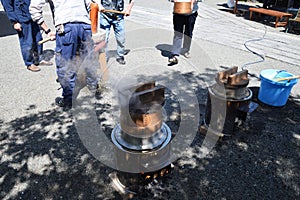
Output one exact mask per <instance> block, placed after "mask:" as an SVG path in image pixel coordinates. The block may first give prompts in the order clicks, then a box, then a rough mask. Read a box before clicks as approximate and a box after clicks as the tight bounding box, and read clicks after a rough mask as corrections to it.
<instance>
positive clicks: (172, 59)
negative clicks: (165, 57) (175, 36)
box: [168, 56, 178, 66]
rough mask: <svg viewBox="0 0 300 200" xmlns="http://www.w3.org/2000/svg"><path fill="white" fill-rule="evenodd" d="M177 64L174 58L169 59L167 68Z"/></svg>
mask: <svg viewBox="0 0 300 200" xmlns="http://www.w3.org/2000/svg"><path fill="white" fill-rule="evenodd" d="M176 64H178V59H177V58H176V56H173V57H171V58H169V64H168V65H169V66H172V65H176Z"/></svg>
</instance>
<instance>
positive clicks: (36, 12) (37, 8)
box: [29, 0, 55, 40]
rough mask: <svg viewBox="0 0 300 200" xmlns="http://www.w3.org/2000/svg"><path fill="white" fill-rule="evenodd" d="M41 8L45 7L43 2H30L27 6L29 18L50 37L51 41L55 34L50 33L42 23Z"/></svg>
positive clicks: (43, 22) (39, 0) (41, 0)
mask: <svg viewBox="0 0 300 200" xmlns="http://www.w3.org/2000/svg"><path fill="white" fill-rule="evenodd" d="M43 6H45V1H44V0H31V3H30V6H29V12H30V14H31V18H32V20H33V21H35V22H37V23H38V24H39V25H40V27H41V28H42V29H43V30H44V32H45V33H46V34H47V36H48V37H50V39H51V40H55V32H54V31H52V30H51V29H50V28H49V27H48V25H47V24H46V22H45V21H44V16H43Z"/></svg>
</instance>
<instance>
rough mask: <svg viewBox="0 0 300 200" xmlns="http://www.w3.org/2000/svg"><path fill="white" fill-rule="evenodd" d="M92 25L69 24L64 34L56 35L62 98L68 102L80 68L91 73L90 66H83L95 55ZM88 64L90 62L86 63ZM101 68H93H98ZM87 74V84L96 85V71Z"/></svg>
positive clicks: (56, 59)
mask: <svg viewBox="0 0 300 200" xmlns="http://www.w3.org/2000/svg"><path fill="white" fill-rule="evenodd" d="M91 37H92V31H91V25H89V24H85V23H67V24H65V25H64V33H63V34H57V35H56V48H55V53H56V57H55V61H56V67H57V69H56V72H57V76H58V80H59V83H60V84H61V86H62V88H63V93H62V96H63V97H64V99H66V100H72V95H73V91H74V87H75V81H76V76H77V75H76V73H77V71H78V70H79V68H80V67H85V68H86V69H87V71H89V66H82V63H83V61H84V59H86V58H87V57H88V55H89V54H92V53H93V51H92V50H93V42H92V39H91ZM84 63H88V62H84ZM97 66H99V64H98V65H96V66H93V67H95V68H96V67H97ZM90 70H91V71H93V72H91V73H87V76H86V77H87V80H86V81H87V84H89V85H96V84H97V82H98V80H97V79H96V77H92V75H94V76H95V73H94V70H93V69H90Z"/></svg>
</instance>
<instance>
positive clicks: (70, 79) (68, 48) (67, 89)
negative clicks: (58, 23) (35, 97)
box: [55, 24, 78, 107]
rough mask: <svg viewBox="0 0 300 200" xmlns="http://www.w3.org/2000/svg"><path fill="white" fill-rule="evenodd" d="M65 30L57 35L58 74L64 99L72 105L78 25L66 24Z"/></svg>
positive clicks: (56, 59)
mask: <svg viewBox="0 0 300 200" xmlns="http://www.w3.org/2000/svg"><path fill="white" fill-rule="evenodd" d="M64 30H65V33H64V34H62V35H58V34H57V35H56V48H55V53H56V58H55V61H56V66H57V69H56V72H57V76H58V81H59V83H60V84H61V86H62V89H63V92H62V96H63V99H64V100H65V102H68V103H71V102H72V94H73V89H74V86H75V79H76V60H75V58H76V57H75V56H76V49H77V44H78V41H77V39H78V37H77V34H78V28H77V24H65V27H64ZM62 107H64V106H63V105H62Z"/></svg>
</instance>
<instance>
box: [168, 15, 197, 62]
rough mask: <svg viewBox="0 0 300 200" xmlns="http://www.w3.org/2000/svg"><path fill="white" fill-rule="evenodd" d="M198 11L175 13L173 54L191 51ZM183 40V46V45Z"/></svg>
mask: <svg viewBox="0 0 300 200" xmlns="http://www.w3.org/2000/svg"><path fill="white" fill-rule="evenodd" d="M197 16H198V13H197V12H195V13H193V14H191V15H180V14H173V26H174V37H173V47H172V54H173V55H177V56H178V55H179V54H180V53H186V52H188V51H190V48H191V43H192V37H193V31H194V26H195V22H196V18H197ZM182 41H183V47H182V49H181V46H182Z"/></svg>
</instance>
